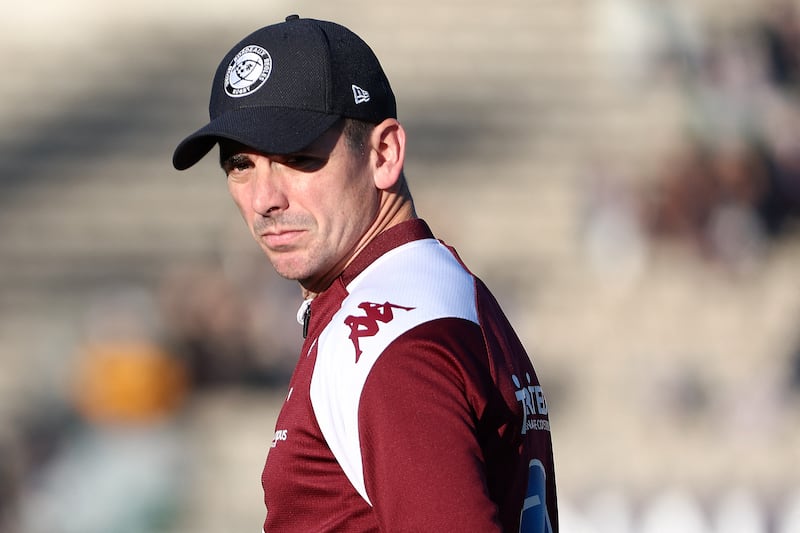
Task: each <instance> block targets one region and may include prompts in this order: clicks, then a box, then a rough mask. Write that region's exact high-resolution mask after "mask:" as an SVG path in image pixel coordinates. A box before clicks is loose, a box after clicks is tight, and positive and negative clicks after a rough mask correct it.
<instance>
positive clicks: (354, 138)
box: [342, 118, 375, 155]
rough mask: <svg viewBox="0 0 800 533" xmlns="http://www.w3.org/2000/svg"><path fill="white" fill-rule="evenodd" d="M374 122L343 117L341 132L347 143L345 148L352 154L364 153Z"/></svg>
mask: <svg viewBox="0 0 800 533" xmlns="http://www.w3.org/2000/svg"><path fill="white" fill-rule="evenodd" d="M374 128H375V124H372V123H370V122H365V121H363V120H357V119H354V118H345V119H344V127H343V129H342V134H343V135H344V140H345V142H346V143H347V148H349V149H350V151H351V152H352V153H353V154H354V155H364V154H366V151H367V141H368V139H369V136H370V134H371V133H372V130H373V129H374Z"/></svg>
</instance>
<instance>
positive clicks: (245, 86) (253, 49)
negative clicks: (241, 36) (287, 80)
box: [225, 44, 272, 98]
mask: <svg viewBox="0 0 800 533" xmlns="http://www.w3.org/2000/svg"><path fill="white" fill-rule="evenodd" d="M270 73H272V57H270V55H269V52H267V51H266V50H264V49H263V48H261V47H260V46H257V45H254V44H253V45H250V46H245V47H244V48H242V49H241V50H240V51H239V53H237V54H236V55H235V56H234V58H233V59H232V60H231V62H230V64H229V65H228V70H227V71H226V72H225V92H226V93H227V94H228V96H232V97H233V98H240V97H242V96H247V95H248V94H253V93H254V92H256V91H257V90H258V89H260V88H261V87H262V86H263V85H264V82H265V81H267V78H269V75H270Z"/></svg>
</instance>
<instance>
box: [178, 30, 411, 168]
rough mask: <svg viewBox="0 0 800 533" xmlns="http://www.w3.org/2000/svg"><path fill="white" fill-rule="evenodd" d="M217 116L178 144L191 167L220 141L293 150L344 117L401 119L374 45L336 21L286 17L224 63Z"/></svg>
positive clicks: (213, 111) (212, 111)
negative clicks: (226, 140) (225, 140)
mask: <svg viewBox="0 0 800 533" xmlns="http://www.w3.org/2000/svg"><path fill="white" fill-rule="evenodd" d="M208 112H209V116H210V118H211V121H210V122H209V123H208V124H206V125H205V126H203V127H202V128H200V129H199V130H197V131H196V132H194V133H192V134H191V135H189V136H188V137H186V138H185V139H184V140H183V141H182V142H181V143H180V144H179V145H178V147H177V148H176V149H175V153H174V154H173V156H172V164H173V166H174V167H175V168H176V169H178V170H185V169H187V168H189V167H191V166H192V165H194V164H195V163H197V162H198V161H200V160H201V159H202V158H203V157H204V156H205V155H206V154H207V153H208V152H209V151H211V149H212V148H213V147H214V145H215V144H217V142H219V140H220V139H229V140H232V141H236V142H238V143H241V144H243V145H245V146H248V147H250V148H253V149H255V150H257V151H259V152H263V153H266V154H288V153H292V152H296V151H298V150H301V149H303V148H305V147H306V146H308V145H309V144H311V143H312V142H313V141H315V140H316V139H318V138H319V137H320V136H321V135H322V134H323V133H325V131H326V130H327V129H328V128H330V127H331V126H333V125H334V124H335V123H336V121H338V120H339V119H340V118H342V117H348V118H353V119H357V120H362V121H365V122H370V123H373V124H377V123H379V122H381V121H383V120H384V119H386V118H390V117H391V118H397V104H396V102H395V98H394V93H392V88H391V86H390V85H389V80H388V79H387V78H386V74H384V72H383V68H382V67H381V65H380V62H379V61H378V58H377V57H376V56H375V54H374V53H373V51H372V49H371V48H370V47H369V45H367V43H365V42H364V41H363V40H362V39H361V38H360V37H358V36H357V35H356V34H355V33H353V32H352V31H350V30H349V29H347V28H345V27H344V26H341V25H339V24H336V23H333V22H327V21H322V20H315V19H307V18H300V17H299V16H297V15H290V16H288V17H286V20H285V21H284V22H280V23H278V24H273V25H271V26H266V27H264V28H261V29H260V30H257V31H255V32H253V33H252V34H250V35H249V36H247V37H245V38H244V39H243V40H242V41H240V42H239V43H238V44H237V45H236V46H234V47H233V48H232V49H231V51H230V52H228V54H227V55H226V56H225V58H224V59H223V60H222V62H221V63H220V65H219V67H217V71H216V74H215V76H214V82H213V85H212V87H211V101H210V103H209V106H208Z"/></svg>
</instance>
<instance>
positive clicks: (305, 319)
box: [297, 298, 313, 339]
mask: <svg viewBox="0 0 800 533" xmlns="http://www.w3.org/2000/svg"><path fill="white" fill-rule="evenodd" d="M311 300H313V298H308V299H306V300H303V303H302V304H300V309H298V310H297V323H298V324H300V325H302V326H303V338H304V339H305V338H306V337H308V323H309V322H310V321H311Z"/></svg>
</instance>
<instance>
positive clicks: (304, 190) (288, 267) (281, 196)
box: [220, 124, 379, 291]
mask: <svg viewBox="0 0 800 533" xmlns="http://www.w3.org/2000/svg"><path fill="white" fill-rule="evenodd" d="M220 150H221V152H220V160H221V164H222V168H223V170H224V171H225V173H226V175H227V177H228V190H229V191H230V193H231V196H232V197H233V200H234V202H235V203H236V205H237V206H238V208H239V211H240V212H241V214H242V217H244V220H245V222H247V225H248V226H249V228H250V231H251V233H252V235H253V237H254V238H255V240H256V241H257V242H258V243H259V244H260V246H261V248H262V249H263V250H264V252H265V253H266V254H267V257H268V258H269V260H270V262H271V263H272V265H273V267H274V268H275V270H276V271H277V272H278V274H280V275H281V276H283V277H285V278H288V279H293V280H298V281H299V282H300V283H301V285H303V286H304V287H306V288H307V289H310V290H314V291H319V290H322V289H324V288H325V287H319V286H318V284H319V282H320V281H322V280H324V279H330V278H331V275H334V277H335V274H338V272H337V271H338V270H341V269H342V268H343V267H344V265H345V264H346V263H347V262H348V261H349V259H350V258H351V255H352V254H353V252H354V250H355V248H356V246H357V244H358V243H359V240H360V239H361V238H362V237H363V236H364V234H365V232H366V231H367V229H368V228H369V226H370V224H372V222H373V221H374V219H375V217H376V214H377V211H378V204H379V195H378V189H377V188H376V187H375V183H374V181H373V178H372V175H371V173H370V171H369V170H370V169H369V164H368V156H366V155H364V156H359V155H357V154H355V153H353V151H352V150H351V149H349V148H348V147H347V145H346V141H345V138H344V136H343V135H342V126H341V124H340V125H337V126H334V127H333V128H331V129H330V130H328V131H327V132H326V133H324V134H323V135H322V136H321V137H320V138H319V139H317V140H316V141H315V142H313V143H312V144H311V145H309V146H308V147H307V148H305V149H303V150H301V151H300V152H298V153H295V154H289V155H268V154H261V153H258V152H255V151H253V150H251V149H249V148H247V147H244V146H242V145H239V144H235V143H231V142H226V141H223V142H221V143H220Z"/></svg>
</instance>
